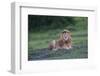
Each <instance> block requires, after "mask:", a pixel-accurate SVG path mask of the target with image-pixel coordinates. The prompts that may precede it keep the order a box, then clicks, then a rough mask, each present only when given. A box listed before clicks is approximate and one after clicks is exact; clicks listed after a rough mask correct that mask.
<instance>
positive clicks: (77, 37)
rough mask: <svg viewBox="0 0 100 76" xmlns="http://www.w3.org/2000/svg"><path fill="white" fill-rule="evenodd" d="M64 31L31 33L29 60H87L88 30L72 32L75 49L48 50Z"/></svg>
mask: <svg viewBox="0 0 100 76" xmlns="http://www.w3.org/2000/svg"><path fill="white" fill-rule="evenodd" d="M61 31H62V29H56V30H49V31H47V32H38V33H36V32H35V33H34V32H33V33H29V37H28V38H29V41H28V59H29V60H43V59H73V58H87V57H88V51H87V50H88V49H87V48H88V47H87V41H88V40H87V30H79V31H72V44H73V49H71V50H65V49H60V50H58V51H51V50H48V44H49V42H50V41H52V40H54V39H57V38H58V37H59V33H60V32H61Z"/></svg>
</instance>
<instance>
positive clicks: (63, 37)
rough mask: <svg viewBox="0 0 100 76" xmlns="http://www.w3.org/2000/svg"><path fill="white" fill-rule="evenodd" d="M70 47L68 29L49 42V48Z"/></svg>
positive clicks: (70, 40) (70, 39)
mask: <svg viewBox="0 0 100 76" xmlns="http://www.w3.org/2000/svg"><path fill="white" fill-rule="evenodd" d="M71 48H72V38H71V33H70V31H68V30H64V31H63V32H62V33H61V34H60V37H59V38H58V39H57V40H53V41H51V43H50V44H49V49H51V50H57V49H71Z"/></svg>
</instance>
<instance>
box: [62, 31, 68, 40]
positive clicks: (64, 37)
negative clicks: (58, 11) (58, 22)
mask: <svg viewBox="0 0 100 76" xmlns="http://www.w3.org/2000/svg"><path fill="white" fill-rule="evenodd" d="M69 38H70V33H69V32H63V33H62V34H61V39H63V40H64V41H67V40H68V39H69Z"/></svg>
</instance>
